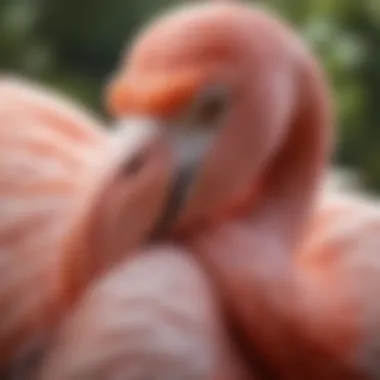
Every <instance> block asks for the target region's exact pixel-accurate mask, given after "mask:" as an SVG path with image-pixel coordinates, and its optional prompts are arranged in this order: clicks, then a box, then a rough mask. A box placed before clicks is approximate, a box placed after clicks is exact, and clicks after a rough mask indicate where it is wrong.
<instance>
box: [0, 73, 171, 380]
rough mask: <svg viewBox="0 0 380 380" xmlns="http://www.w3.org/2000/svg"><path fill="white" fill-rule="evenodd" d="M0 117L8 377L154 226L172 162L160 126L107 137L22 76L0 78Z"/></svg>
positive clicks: (0, 294)
mask: <svg viewBox="0 0 380 380" xmlns="http://www.w3.org/2000/svg"><path fill="white" fill-rule="evenodd" d="M0 119H1V124H0V146H1V154H0V209H1V217H0V310H1V313H0V358H1V359H0V368H1V370H3V368H5V367H7V368H8V369H9V368H11V369H12V371H13V369H14V368H16V367H17V368H19V367H20V366H21V363H26V362H31V361H32V359H31V358H32V357H33V355H34V356H36V355H37V353H38V352H40V351H41V350H42V351H43V350H44V349H45V347H46V345H47V344H48V341H49V334H50V333H51V331H52V330H53V328H54V326H56V325H59V321H60V320H61V319H62V318H63V316H64V315H65V314H66V313H68V312H69V310H70V308H71V307H72V306H73V305H74V304H75V302H76V300H77V299H79V298H80V295H81V293H82V291H84V289H85V288H86V287H87V285H88V284H89V283H90V282H91V281H92V279H93V278H96V277H97V276H99V275H100V273H101V272H103V271H106V270H108V268H110V267H112V265H114V264H115V263H117V261H118V259H120V258H121V257H124V256H125V254H126V252H128V251H129V250H130V249H132V248H133V247H135V246H138V245H139V244H140V241H142V240H144V239H145V238H146V236H148V235H149V234H150V231H151V229H154V226H155V219H156V218H158V217H159V215H160V213H161V208H163V207H164V205H165V202H166V199H167V197H168V194H167V193H168V189H169V185H168V181H169V179H170V175H171V174H170V171H171V169H170V168H171V165H170V160H171V159H170V154H169V150H168V149H167V148H166V144H165V142H164V141H163V140H162V139H161V138H160V133H159V131H158V130H155V129H154V128H149V127H148V128H143V127H141V128H134V129H130V130H128V131H126V130H124V131H114V132H107V131H106V129H105V128H104V127H103V125H102V123H101V122H100V121H98V120H97V119H96V118H95V117H94V116H92V115H91V114H90V113H89V112H88V111H86V110H84V109H82V108H81V107H79V106H76V105H74V104H73V103H72V102H70V101H69V100H67V99H66V98H64V97H63V96H61V95H58V94H57V93H55V92H53V91H52V90H50V89H47V88H43V87H42V86H38V85H36V84H34V83H32V82H30V81H27V80H23V79H17V78H14V77H10V76H3V77H2V78H1V79H0ZM125 230H128V231H129V233H125V232H124V233H123V234H121V233H120V231H125ZM111 243H112V244H111ZM37 356H38V355H37ZM25 365H26V364H25ZM4 371H5V369H4ZM13 373H14V371H13ZM1 378H5V372H4V374H2V375H1ZM22 378H23V377H22ZM27 378H29V377H27Z"/></svg>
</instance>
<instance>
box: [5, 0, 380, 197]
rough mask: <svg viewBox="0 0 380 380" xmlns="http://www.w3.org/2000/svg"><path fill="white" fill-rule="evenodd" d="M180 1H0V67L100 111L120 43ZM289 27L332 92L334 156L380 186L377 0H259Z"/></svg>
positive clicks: (379, 13)
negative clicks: (309, 48)
mask: <svg viewBox="0 0 380 380" xmlns="http://www.w3.org/2000/svg"><path fill="white" fill-rule="evenodd" d="M179 2H180V0H98V1H96V0H0V70H7V71H11V72H15V73H19V74H22V75H26V76H28V77H31V78H35V79H37V80H39V81H41V82H42V83H46V84H49V85H53V86H54V87H56V88H59V89H60V90H62V91H63V92H65V93H66V94H68V95H69V96H71V97H73V98H75V99H77V100H78V101H80V102H82V103H84V104H86V105H87V106H90V107H91V108H92V109H94V110H95V111H96V112H98V113H102V112H103V109H102V87H103V86H104V84H105V83H106V81H107V78H108V76H109V75H110V73H112V71H113V69H114V67H115V65H116V64H117V61H118V59H119V56H120V53H121V50H122V48H123V47H124V46H125V45H126V44H127V43H128V40H129V39H130V38H131V37H133V35H134V34H135V33H136V31H137V30H138V29H139V28H140V27H141V25H142V24H143V23H145V22H147V21H148V20H149V19H150V17H152V15H153V14H156V13H157V12H159V11H161V10H164V9H166V8H168V7H170V6H171V5H173V4H175V3H179ZM252 2H253V1H252ZM261 3H265V4H266V5H268V6H271V7H273V8H274V9H275V10H276V11H277V12H278V13H279V14H280V15H282V16H283V17H284V18H286V19H287V20H289V21H290V22H291V23H292V24H293V25H295V26H296V27H297V28H298V30H299V31H300V32H301V33H302V34H303V36H304V37H305V38H306V39H307V40H308V41H310V43H311V44H312V45H313V46H314V49H315V51H316V53H317V54H318V56H319V57H320V59H321V60H322V62H323V63H324V65H325V68H326V70H327V73H328V75H329V77H330V81H331V83H332V87H333V90H334V92H335V99H336V108H337V112H338V114H337V128H338V133H339V140H338V142H339V143H338V146H337V151H336V156H335V162H336V163H337V164H339V165H340V166H348V167H351V168H354V170H356V171H358V172H359V173H360V176H361V180H362V181H363V183H364V185H365V186H366V187H367V188H368V189H371V190H373V191H377V192H380V110H379V109H380V0H361V1H358V0H263V1H261Z"/></svg>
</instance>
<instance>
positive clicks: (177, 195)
mask: <svg viewBox="0 0 380 380" xmlns="http://www.w3.org/2000/svg"><path fill="white" fill-rule="evenodd" d="M117 128H118V129H119V130H120V132H121V133H124V134H125V133H126V131H129V133H130V134H131V135H133V133H132V130H137V131H138V135H141V134H142V133H143V132H142V131H143V130H146V131H149V134H150V135H152V134H154V135H155V136H156V139H160V140H161V141H163V142H164V143H165V144H166V145H167V148H168V149H169V155H170V156H171V157H172V160H171V161H172V163H173V165H174V170H172V171H171V172H172V175H171V181H170V185H169V186H170V189H169V195H168V197H167V202H166V204H165V205H164V207H163V209H162V212H161V215H160V217H159V218H158V220H157V222H156V224H155V227H154V229H153V233H152V239H156V238H159V237H161V236H163V235H164V234H165V233H166V232H167V231H168V230H169V229H170V228H171V227H172V226H173V225H174V224H175V223H176V221H177V220H178V217H179V215H180V214H181V211H182V210H183V209H184V206H185V205H186V204H187V201H188V200H189V198H190V196H191V194H192V192H193V188H194V184H195V183H196V180H197V177H198V174H199V171H200V168H201V167H202V164H203V162H204V160H205V157H206V155H207V153H208V152H209V150H210V147H211V143H212V138H213V136H212V135H211V134H208V133H205V132H204V131H196V132H192V129H191V128H186V130H184V128H181V126H174V127H173V126H170V127H169V126H168V124H167V123H165V122H163V121H158V120H155V119H153V118H145V117H139V118H126V119H124V120H123V121H122V122H120V123H119V124H118V126H117ZM194 129H195V128H194ZM147 136H148V133H147ZM124 140H125V137H124Z"/></svg>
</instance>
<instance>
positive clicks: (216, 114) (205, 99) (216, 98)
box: [188, 87, 228, 128]
mask: <svg viewBox="0 0 380 380" xmlns="http://www.w3.org/2000/svg"><path fill="white" fill-rule="evenodd" d="M227 100H228V99H227V93H226V91H225V89H224V88H221V87H214V88H210V89H207V90H206V91H204V92H203V93H201V94H200V96H199V97H198V98H197V99H196V100H195V102H194V104H193V107H192V109H191V111H190V115H189V120H188V122H189V123H191V124H192V127H200V128H212V127H213V126H216V125H218V124H219V123H220V122H221V120H222V118H223V117H224V116H225V113H226V109H227Z"/></svg>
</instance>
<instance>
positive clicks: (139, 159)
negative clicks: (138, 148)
mask: <svg viewBox="0 0 380 380" xmlns="http://www.w3.org/2000/svg"><path fill="white" fill-rule="evenodd" d="M145 162H146V152H139V153H138V154H136V155H135V156H134V157H132V159H129V160H127V161H126V162H125V163H124V165H123V168H122V170H123V174H124V176H127V177H128V176H130V175H134V174H137V173H138V172H139V171H140V170H141V169H142V167H143V166H144V164H145Z"/></svg>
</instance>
